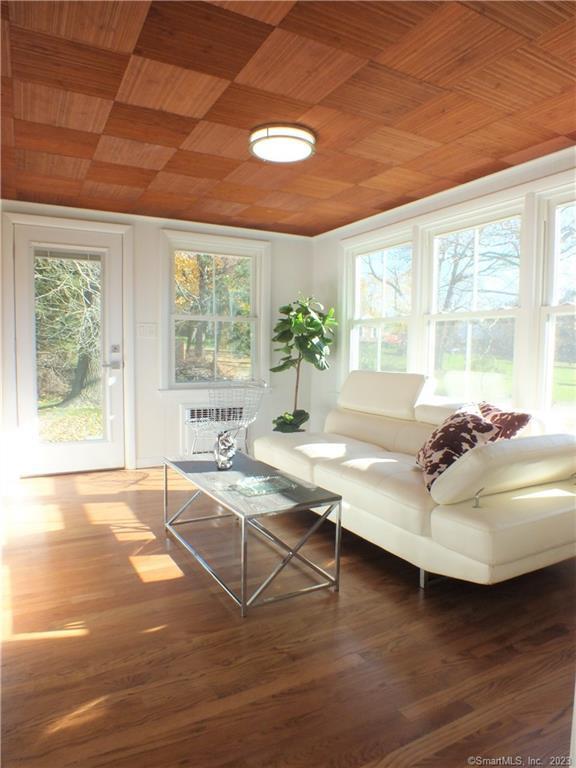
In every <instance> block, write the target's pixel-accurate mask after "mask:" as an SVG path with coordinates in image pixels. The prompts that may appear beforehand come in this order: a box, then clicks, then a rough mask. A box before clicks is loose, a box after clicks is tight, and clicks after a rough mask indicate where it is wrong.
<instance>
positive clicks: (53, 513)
mask: <svg viewBox="0 0 576 768" xmlns="http://www.w3.org/2000/svg"><path fill="white" fill-rule="evenodd" d="M13 503H16V502H13ZM64 528H65V525H64V517H63V515H62V510H61V509H60V505H59V504H43V505H42V506H37V505H30V504H26V502H24V501H22V503H21V504H20V505H19V506H18V509H17V514H12V515H9V516H8V517H7V520H6V525H5V529H4V531H5V534H6V537H7V539H8V540H9V541H14V540H15V539H19V538H23V537H25V536H35V535H38V534H42V533H54V532H56V531H63V530H64Z"/></svg>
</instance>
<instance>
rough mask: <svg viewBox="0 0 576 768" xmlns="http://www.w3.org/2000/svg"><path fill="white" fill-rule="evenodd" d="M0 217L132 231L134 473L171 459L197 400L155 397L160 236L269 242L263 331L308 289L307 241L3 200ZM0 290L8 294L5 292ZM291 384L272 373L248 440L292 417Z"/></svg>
mask: <svg viewBox="0 0 576 768" xmlns="http://www.w3.org/2000/svg"><path fill="white" fill-rule="evenodd" d="M2 210H3V211H4V212H10V213H27V214H34V215H38V216H54V217H58V218H68V219H82V220H85V221H95V222H114V223H119V224H124V225H130V226H131V227H132V228H133V235H134V282H133V287H132V291H133V293H132V296H133V301H134V326H135V328H136V339H135V393H134V395H135V403H134V405H135V412H136V419H135V427H136V429H135V431H136V462H137V465H138V466H145V465H151V464H157V463H159V462H160V461H161V458H162V456H164V455H172V456H174V455H177V453H178V451H179V447H180V444H179V440H180V432H179V430H180V423H179V418H180V404H181V403H188V402H194V400H195V399H197V398H198V397H199V396H200V397H201V395H199V393H198V390H197V389H195V390H161V388H160V378H161V376H160V359H161V356H160V349H159V344H160V335H161V333H162V332H163V329H162V328H161V308H162V285H163V282H162V271H161V265H162V253H163V251H162V242H161V237H162V235H161V230H162V229H164V228H169V229H178V230H181V231H191V232H201V233H206V234H214V235H225V236H228V237H234V236H236V237H243V238H246V237H248V238H250V239H257V240H263V241H267V242H269V243H270V244H271V265H270V266H271V270H270V271H271V285H270V307H271V310H270V317H269V318H268V332H270V329H271V327H272V325H273V323H274V321H275V319H276V310H277V308H278V307H279V306H280V305H281V304H285V303H287V302H290V301H292V300H294V299H295V298H297V296H298V294H299V293H303V294H309V293H310V292H311V290H312V263H311V257H312V241H311V239H310V238H306V237H296V236H293V235H283V234H274V233H270V232H261V231H257V230H246V229H237V228H234V227H218V226H213V225H207V224H194V223H191V222H183V221H174V220H165V219H153V218H148V217H142V216H129V215H125V214H114V213H106V212H101V211H86V210H81V209H73V208H65V207H61V206H47V205H40V204H33V203H19V202H11V201H8V202H4V203H3V205H2ZM5 256H8V258H9V255H6V254H5ZM4 290H9V288H8V287H6V286H5V288H4ZM141 323H152V324H155V325H156V327H157V334H156V338H139V337H138V332H137V329H138V326H139V324H141ZM7 357H9V355H8V356H7ZM5 359H6V358H5ZM272 360H273V361H275V360H276V356H273V357H272ZM4 364H6V363H5V362H4ZM293 384H294V374H293V372H292V371H288V372H285V373H281V374H270V385H271V387H270V390H269V392H268V393H267V395H266V397H265V399H264V404H263V407H262V410H261V414H260V417H259V419H258V421H257V423H256V424H255V425H254V427H253V429H252V430H251V431H252V434H253V436H255V435H257V434H259V433H263V432H266V431H269V430H270V429H271V420H272V418H273V417H274V416H277V415H279V414H280V413H282V412H283V411H285V410H291V408H292V397H293ZM309 403H310V376H309V374H308V372H306V373H305V375H304V377H303V381H302V387H301V401H300V405H301V407H303V408H306V409H307V410H309ZM10 420H11V419H10Z"/></svg>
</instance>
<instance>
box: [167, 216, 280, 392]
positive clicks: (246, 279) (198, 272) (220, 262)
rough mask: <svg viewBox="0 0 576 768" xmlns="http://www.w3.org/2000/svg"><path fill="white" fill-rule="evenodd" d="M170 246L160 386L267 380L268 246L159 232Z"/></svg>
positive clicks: (207, 236)
mask: <svg viewBox="0 0 576 768" xmlns="http://www.w3.org/2000/svg"><path fill="white" fill-rule="evenodd" d="M165 234H166V235H167V237H168V242H169V264H170V269H169V275H170V281H169V282H170V287H169V292H168V294H169V296H170V302H169V311H168V313H167V316H166V317H167V322H168V327H169V345H168V349H167V352H166V369H167V370H168V372H169V377H167V379H168V380H167V381H166V384H167V386H171V387H176V388H178V387H186V386H192V387H193V386H200V385H202V384H206V383H209V382H221V383H222V384H223V385H224V384H226V383H233V382H243V381H253V380H256V379H261V378H265V376H266V370H267V368H268V366H269V353H268V349H267V347H268V346H269V344H268V340H265V336H266V334H265V333H264V332H263V331H264V329H263V328H262V327H261V324H262V317H263V316H267V315H266V312H263V311H262V306H263V302H265V297H267V296H268V294H269V290H267V288H268V285H267V281H268V277H267V250H268V245H267V243H264V242H261V241H252V240H243V239H240V238H224V237H216V236H211V235H192V234H190V235H189V236H188V235H187V234H186V233H181V232H180V233H176V232H169V231H165Z"/></svg>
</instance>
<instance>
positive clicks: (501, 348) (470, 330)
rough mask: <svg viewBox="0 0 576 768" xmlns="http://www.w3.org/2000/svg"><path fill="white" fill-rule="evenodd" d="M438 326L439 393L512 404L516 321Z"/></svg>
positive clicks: (451, 322) (503, 320)
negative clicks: (510, 402)
mask: <svg viewBox="0 0 576 768" xmlns="http://www.w3.org/2000/svg"><path fill="white" fill-rule="evenodd" d="M435 325H436V327H435V349H436V354H435V378H436V394H438V395H444V396H448V397H451V398H454V399H455V400H463V399H468V398H469V399H471V400H489V401H491V402H496V403H506V402H509V401H510V400H511V399H512V366H513V358H514V320H513V319H512V318H502V319H487V320H469V321H467V320H446V321H441V322H437V323H436V324H435Z"/></svg>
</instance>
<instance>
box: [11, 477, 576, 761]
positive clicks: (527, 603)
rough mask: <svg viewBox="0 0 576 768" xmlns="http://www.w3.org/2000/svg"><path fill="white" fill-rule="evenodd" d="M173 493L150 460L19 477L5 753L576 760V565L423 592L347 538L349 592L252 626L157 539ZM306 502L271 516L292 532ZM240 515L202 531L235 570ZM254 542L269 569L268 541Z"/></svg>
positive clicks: (327, 534)
mask: <svg viewBox="0 0 576 768" xmlns="http://www.w3.org/2000/svg"><path fill="white" fill-rule="evenodd" d="M183 493H184V491H182V492H181V494H183ZM178 495H179V493H176V494H174V498H173V501H174V503H177V500H178V499H177V498H176V497H177V496H178ZM161 504H162V499H161V471H160V470H157V469H154V470H139V471H119V472H103V473H92V474H84V475H68V476H61V477H50V478H37V479H32V480H26V481H23V482H22V483H21V484H20V486H19V488H18V491H17V494H16V495H15V497H14V499H13V502H12V504H11V508H10V509H9V510H8V511H7V513H6V526H5V527H6V538H7V544H6V548H5V558H4V573H5V576H4V578H5V582H4V583H5V590H4V595H5V601H6V612H5V616H6V628H5V645H4V653H3V664H4V676H3V698H4V701H3V732H4V733H3V736H4V738H3V757H4V766H5V768H72V766H75V767H77V766H82V768H96V767H97V766H114V768H179V767H180V766H189V767H192V768H289V767H290V768H412V766H422V767H424V766H426V767H428V768H460V767H461V766H465V765H467V758H468V757H474V756H478V758H480V757H492V758H494V757H499V756H505V755H512V756H521V757H523V758H524V759H525V761H526V764H528V757H532V758H540V759H541V760H542V761H543V763H542V764H543V765H548V760H549V759H550V758H551V757H552V756H561V755H567V754H568V750H569V740H570V736H569V733H570V722H571V716H572V697H573V693H574V639H573V630H574V610H573V609H574V592H575V579H574V564H573V563H571V562H566V563H562V564H560V565H557V566H554V567H551V568H548V569H545V570H543V571H540V572H537V573H533V574H530V575H527V576H524V577H521V578H518V579H514V580H513V581H510V582H507V583H504V584H501V585H497V586H494V587H481V586H476V585H472V584H465V583H461V582H456V581H450V580H446V581H443V582H439V583H437V584H436V585H435V586H434V587H433V589H432V590H431V591H430V593H429V594H428V595H427V596H426V597H424V596H423V595H422V593H421V592H420V591H419V590H418V588H417V571H416V569H415V568H413V567H412V566H410V565H408V564H407V563H405V562H403V561H401V560H399V559H397V558H394V557H392V556H391V555H388V554H386V553H385V552H382V551H381V550H379V549H377V548H376V547H373V546H371V545H370V544H367V543H366V542H363V541H361V540H360V539H358V538H356V537H354V536H352V535H350V534H345V536H344V541H343V561H342V589H341V592H340V594H339V595H334V594H333V593H332V592H329V591H323V592H316V593H312V594H310V595H306V596H303V597H299V598H296V599H294V600H288V601H286V602H280V603H276V604H272V605H268V606H264V607H261V608H256V609H254V611H253V612H252V613H251V614H249V615H248V617H247V618H246V619H244V620H242V619H241V618H240V615H239V611H238V609H237V608H236V606H235V605H234V604H233V603H232V601H231V600H230V599H229V598H228V597H227V596H226V595H225V594H224V592H222V591H221V590H220V588H219V587H218V585H217V584H216V583H215V582H213V581H212V580H211V579H210V578H209V576H208V575H207V574H206V573H204V572H203V571H202V570H201V569H200V568H199V567H198V566H197V565H196V564H195V563H194V562H192V561H191V560H190V559H189V557H188V556H187V555H186V553H185V552H184V551H183V550H181V549H180V548H179V547H178V545H176V544H175V543H171V542H167V541H166V539H165V537H164V534H163V529H162V511H161ZM310 514H311V513H303V514H302V515H301V516H300V518H298V519H288V518H283V519H282V520H280V519H277V520H276V523H275V524H276V526H277V529H278V530H280V529H281V530H282V531H283V535H284V536H286V537H287V538H290V540H295V539H296V537H297V535H298V531H299V530H301V528H302V526H303V524H305V523H306V522H307V521H309V519H310V518H309V515H310ZM233 526H234V523H230V522H226V523H224V522H223V523H222V524H220V523H218V524H215V525H212V524H208V526H206V527H205V526H199V527H198V529H197V530H196V529H195V533H196V536H197V541H198V542H199V546H200V547H201V549H202V551H204V552H206V553H207V554H208V555H209V557H210V558H211V559H212V560H213V561H214V562H215V564H216V565H217V566H218V567H219V568H222V569H223V570H225V571H226V572H227V576H229V577H232V575H233V571H234V570H235V569H234V568H233V567H232V566H234V565H236V566H237V562H236V563H234V562H232V563H231V560H232V558H233V557H237V556H238V548H237V546H236V545H235V544H233V543H232V542H233V539H234V534H235V533H237V530H235V529H234V527H233ZM332 542H333V528H332V527H331V526H329V527H327V528H326V530H324V531H322V532H321V533H319V535H318V536H317V538H316V539H315V543H314V545H312V544H310V545H307V551H308V552H309V553H310V554H311V555H312V556H313V557H314V558H316V559H317V560H318V561H320V562H324V563H325V564H329V562H330V558H331V557H332ZM250 546H251V553H252V554H253V556H254V560H253V569H254V579H253V580H254V581H257V577H258V575H260V576H262V575H263V574H265V573H266V570H267V568H269V566H270V564H271V563H272V562H276V561H277V556H276V555H275V554H274V553H273V552H272V551H271V550H270V549H269V548H268V547H267V546H265V545H263V544H260V543H258V542H251V545H250ZM283 578H284V579H285V581H284V584H279V585H278V587H279V588H281V587H286V584H288V583H289V584H290V585H295V584H296V585H297V584H298V583H304V582H305V580H306V579H307V577H305V576H304V575H303V574H301V573H299V571H298V570H297V569H296V568H292V569H291V571H290V572H289V573H286V574H284V575H283ZM473 764H474V763H473ZM476 764H480V762H478V763H476Z"/></svg>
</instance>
